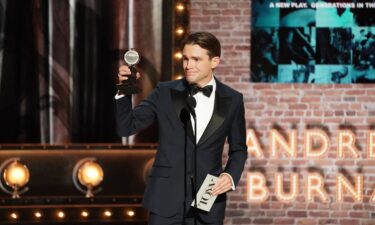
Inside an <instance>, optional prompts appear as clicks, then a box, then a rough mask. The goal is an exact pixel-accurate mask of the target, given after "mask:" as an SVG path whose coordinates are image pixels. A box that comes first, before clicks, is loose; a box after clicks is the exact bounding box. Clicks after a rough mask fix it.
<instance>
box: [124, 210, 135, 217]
mask: <svg viewBox="0 0 375 225" xmlns="http://www.w3.org/2000/svg"><path fill="white" fill-rule="evenodd" d="M126 215H128V216H130V217H133V216H135V212H134V211H133V210H128V211H126Z"/></svg>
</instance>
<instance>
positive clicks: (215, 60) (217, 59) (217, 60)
mask: <svg viewBox="0 0 375 225" xmlns="http://www.w3.org/2000/svg"><path fill="white" fill-rule="evenodd" d="M219 63H220V57H218V56H215V57H213V58H212V59H211V69H213V70H214V69H215V68H216V67H217V66H218V65H219Z"/></svg>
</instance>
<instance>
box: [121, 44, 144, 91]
mask: <svg viewBox="0 0 375 225" xmlns="http://www.w3.org/2000/svg"><path fill="white" fill-rule="evenodd" d="M139 58H140V57H139V54H138V52H136V51H135V50H134V49H130V50H129V51H127V52H125V54H124V60H125V62H126V64H127V65H128V67H129V69H130V71H131V75H129V76H128V79H127V80H124V81H123V82H122V83H121V84H117V85H116V86H117V89H118V90H119V91H120V92H121V93H122V94H124V95H132V94H137V93H139V92H141V89H140V88H139V87H137V86H136V80H137V70H136V68H135V67H134V65H135V64H137V63H138V62H139Z"/></svg>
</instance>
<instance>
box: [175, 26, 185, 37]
mask: <svg viewBox="0 0 375 225" xmlns="http://www.w3.org/2000/svg"><path fill="white" fill-rule="evenodd" d="M183 33H184V29H182V28H181V27H179V28H177V29H176V34H178V35H182V34H183Z"/></svg>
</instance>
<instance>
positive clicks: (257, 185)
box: [247, 172, 269, 202]
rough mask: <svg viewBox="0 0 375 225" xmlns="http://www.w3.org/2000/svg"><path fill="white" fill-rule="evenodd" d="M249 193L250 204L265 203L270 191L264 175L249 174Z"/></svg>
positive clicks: (257, 173)
mask: <svg viewBox="0 0 375 225" xmlns="http://www.w3.org/2000/svg"><path fill="white" fill-rule="evenodd" d="M247 191H248V194H247V200H248V201H249V202H264V201H265V200H266V199H267V198H268V195H269V190H268V188H267V186H266V178H265V177H264V175H263V174H262V173H259V172H249V173H247Z"/></svg>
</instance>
